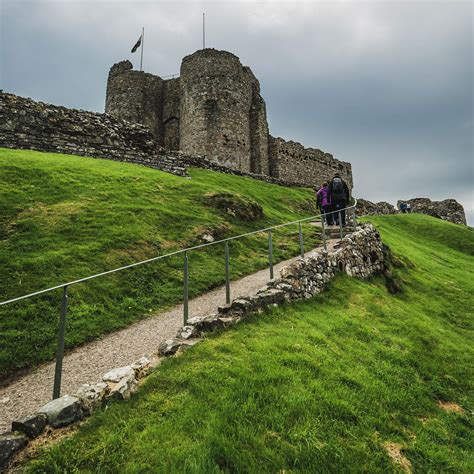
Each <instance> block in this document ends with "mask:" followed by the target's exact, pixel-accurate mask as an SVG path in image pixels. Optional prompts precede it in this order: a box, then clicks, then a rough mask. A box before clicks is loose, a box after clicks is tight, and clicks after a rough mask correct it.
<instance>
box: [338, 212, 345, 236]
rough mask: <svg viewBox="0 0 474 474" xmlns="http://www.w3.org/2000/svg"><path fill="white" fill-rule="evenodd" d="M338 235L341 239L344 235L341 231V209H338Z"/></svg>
mask: <svg viewBox="0 0 474 474" xmlns="http://www.w3.org/2000/svg"><path fill="white" fill-rule="evenodd" d="M338 214H339V235H340V236H341V240H342V238H343V237H344V234H343V231H342V215H341V211H339V213H338Z"/></svg>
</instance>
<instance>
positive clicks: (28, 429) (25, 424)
mask: <svg viewBox="0 0 474 474" xmlns="http://www.w3.org/2000/svg"><path fill="white" fill-rule="evenodd" d="M47 424H48V418H47V417H46V415H45V414H44V413H34V414H32V415H27V416H25V417H23V418H21V419H20V420H17V421H14V422H13V423H12V431H20V432H21V433H24V434H26V436H28V438H36V437H37V436H39V435H40V434H41V433H42V432H43V430H44V429H45V427H46V425H47Z"/></svg>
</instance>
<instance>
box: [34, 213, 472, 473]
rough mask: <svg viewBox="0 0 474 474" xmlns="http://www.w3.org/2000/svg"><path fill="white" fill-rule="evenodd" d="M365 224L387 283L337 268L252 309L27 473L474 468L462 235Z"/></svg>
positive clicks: (426, 223)
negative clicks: (318, 288) (381, 248)
mask: <svg viewBox="0 0 474 474" xmlns="http://www.w3.org/2000/svg"><path fill="white" fill-rule="evenodd" d="M371 221H373V222H374V223H375V224H376V225H377V226H378V227H379V229H380V231H381V233H382V237H383V239H384V240H385V241H386V242H388V243H389V244H390V246H391V248H392V251H393V252H395V254H396V257H397V258H396V260H395V261H398V264H397V267H398V268H396V269H395V270H394V271H395V274H396V278H398V279H400V280H401V281H402V290H401V292H399V293H397V294H395V295H393V294H390V293H389V292H388V291H387V289H386V287H385V284H384V281H382V279H381V278H379V277H376V278H373V279H371V280H370V281H360V280H356V279H351V278H349V277H342V276H341V277H339V278H337V279H336V280H334V282H333V283H332V284H331V287H330V289H329V290H328V291H327V292H325V293H323V294H321V295H318V296H317V297H316V298H313V299H312V300H309V301H304V302H300V303H297V304H292V305H290V306H284V307H279V308H275V309H272V310H269V311H267V312H265V313H264V314H262V315H255V316H254V317H252V318H250V319H249V320H246V321H245V322H243V323H241V324H239V325H237V326H235V327H234V328H232V329H231V330H229V331H227V332H224V333H220V334H216V335H214V336H212V337H210V338H209V339H208V340H206V341H204V342H202V343H200V344H199V345H197V346H196V347H194V348H192V349H191V350H189V351H187V352H186V353H184V354H183V355H182V356H180V357H178V358H173V359H169V360H167V361H165V362H164V363H163V364H162V365H161V366H160V367H159V368H158V369H157V370H156V372H155V373H153V374H152V375H151V376H150V377H149V378H148V379H147V380H146V382H145V383H144V385H143V387H142V388H141V390H140V392H139V393H138V394H136V396H134V397H133V398H132V400H131V401H129V402H128V403H117V404H114V405H112V406H110V407H109V408H108V409H107V411H104V412H100V413H97V414H96V415H94V416H93V417H92V418H91V419H90V420H88V421H87V422H86V423H85V424H84V425H83V426H82V427H81V428H80V429H79V431H78V433H77V434H75V435H74V436H72V437H71V438H69V439H66V440H64V441H62V442H61V443H59V444H58V445H56V446H54V447H52V448H50V449H49V450H45V451H44V452H42V453H41V455H40V456H39V458H38V459H37V460H35V461H34V462H33V463H32V464H30V465H29V466H28V470H29V472H56V473H59V472H119V471H120V472H202V473H212V472H216V473H217V472H252V473H261V472H402V471H403V469H406V470H410V469H412V470H413V471H414V472H463V473H470V472H473V471H474V457H473V441H474V439H473V428H474V426H473V421H472V413H473V410H474V400H473V395H474V393H473V384H474V373H473V364H472V362H473V356H474V351H473V345H472V341H473V340H474V338H473V299H472V294H473V291H474V282H473V279H472V271H473V268H474V258H473V255H474V241H473V233H472V231H471V230H469V229H467V228H463V227H460V226H456V225H452V224H449V223H446V222H443V221H440V220H436V219H434V218H431V217H428V216H423V215H400V216H384V217H376V218H373V219H371ZM402 262H403V263H402ZM448 403H449V404H451V405H448ZM441 404H444V405H443V406H445V407H453V408H455V409H457V411H448V410H446V409H444V408H442V406H441ZM389 452H390V453H392V457H390V456H389ZM398 462H400V463H398Z"/></svg>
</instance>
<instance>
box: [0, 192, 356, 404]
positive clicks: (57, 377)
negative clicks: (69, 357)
mask: <svg viewBox="0 0 474 474" xmlns="http://www.w3.org/2000/svg"><path fill="white" fill-rule="evenodd" d="M356 206H357V200H356V199H354V204H353V205H351V206H347V207H345V208H344V209H337V210H335V211H331V212H327V213H323V214H318V215H316V216H311V217H305V218H303V219H298V220H296V221H291V222H285V223H284V224H277V225H274V226H270V227H265V228H264V229H259V230H254V231H252V232H246V233H245V234H240V235H235V236H233V237H228V238H226V239H222V240H217V241H215V242H207V243H205V244H200V245H195V246H194V247H187V248H184V249H181V250H176V251H174V252H170V253H168V254H165V255H159V256H158V257H153V258H149V259H147V260H142V261H140V262H135V263H132V264H130V265H125V266H123V267H119V268H114V269H113V270H108V271H106V272H102V273H96V274H95V275H90V276H88V277H85V278H80V279H78V280H74V281H70V282H68V283H62V284H60V285H56V286H53V287H51V288H46V289H45V290H40V291H35V292H34V293H29V294H27V295H23V296H19V297H17V298H13V299H10V300H7V301H3V302H1V303H0V306H3V305H7V304H9V303H13V302H15V301H21V300H24V299H27V298H31V297H32V296H36V295H41V294H43V293H47V292H50V291H53V290H57V289H59V288H62V289H63V297H62V300H61V312H60V316H59V326H58V345H57V351H56V365H55V369H54V386H53V399H54V398H58V397H59V396H60V395H61V378H62V370H63V358H64V343H65V339H64V337H65V329H66V315H67V308H68V299H69V296H68V288H69V286H71V285H75V284H77V283H82V282H85V281H88V280H92V279H94V278H98V277H101V276H104V275H109V274H111V273H116V272H119V271H122V270H126V269H127V268H133V267H137V266H139V265H144V264H145V263H150V262H156V261H157V260H161V259H163V258H167V257H171V256H173V255H180V254H184V268H183V321H184V324H186V323H187V321H188V317H189V305H188V303H189V261H188V252H190V251H191V250H197V249H202V248H204V247H210V246H211V245H218V244H222V243H223V244H224V255H225V285H226V303H227V304H229V303H230V271H229V242H230V241H232V240H236V239H240V238H242V237H246V236H249V235H255V234H259V233H261V232H268V266H269V270H270V279H273V241H272V230H273V229H278V228H280V227H286V226H289V225H292V224H298V238H299V244H300V255H301V257H304V242H303V233H302V228H301V223H302V222H306V221H311V220H312V221H316V220H318V219H319V218H322V219H321V230H322V236H323V246H324V250H327V246H326V233H325V229H324V218H325V216H326V215H328V214H335V213H338V214H339V226H340V237H341V239H342V238H343V235H344V234H343V229H342V220H341V212H342V211H344V212H345V211H346V210H349V209H353V220H354V225H356V215H355V208H356Z"/></svg>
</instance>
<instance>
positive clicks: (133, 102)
mask: <svg viewBox="0 0 474 474" xmlns="http://www.w3.org/2000/svg"><path fill="white" fill-rule="evenodd" d="M163 82H164V81H163V80H162V79H161V78H160V77H158V76H154V75H153V74H148V73H146V72H143V71H133V70H132V63H131V62H130V61H122V62H120V63H117V64H114V65H113V66H112V67H111V69H110V72H109V77H108V80H107V94H106V101H105V112H106V113H107V114H110V115H113V116H114V117H117V118H121V119H124V120H127V121H129V122H133V123H141V124H143V125H146V126H148V127H149V129H150V131H151V132H152V133H153V135H154V137H155V139H156V140H157V142H158V143H159V144H160V145H161V144H162V143H163V126H162V123H163V120H162V114H163V87H164V86H163Z"/></svg>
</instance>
